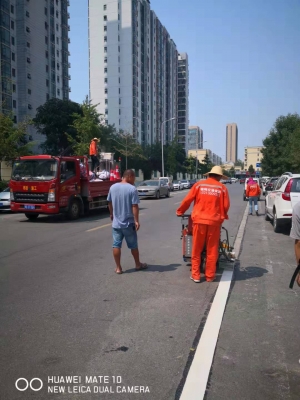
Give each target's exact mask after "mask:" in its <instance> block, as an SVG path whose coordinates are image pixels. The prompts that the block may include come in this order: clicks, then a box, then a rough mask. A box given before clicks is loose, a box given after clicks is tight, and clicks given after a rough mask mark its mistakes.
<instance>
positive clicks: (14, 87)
mask: <svg viewBox="0 0 300 400" xmlns="http://www.w3.org/2000/svg"><path fill="white" fill-rule="evenodd" d="M12 90H13V93H16V90H17V87H16V85H15V84H13V85H12Z"/></svg>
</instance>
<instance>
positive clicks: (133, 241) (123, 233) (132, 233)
mask: <svg viewBox="0 0 300 400" xmlns="http://www.w3.org/2000/svg"><path fill="white" fill-rule="evenodd" d="M112 234H113V247H114V248H117V249H121V247H122V242H123V239H124V238H125V240H126V244H127V247H128V248H129V249H130V250H134V249H137V248H138V240H137V233H136V230H135V225H134V224H130V225H129V226H128V227H127V228H121V229H117V228H112Z"/></svg>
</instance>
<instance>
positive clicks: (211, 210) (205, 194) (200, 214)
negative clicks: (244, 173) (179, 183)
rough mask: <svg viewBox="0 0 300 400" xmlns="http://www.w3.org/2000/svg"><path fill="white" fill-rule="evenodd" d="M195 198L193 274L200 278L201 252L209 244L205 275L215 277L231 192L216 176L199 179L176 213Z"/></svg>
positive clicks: (184, 209) (188, 205)
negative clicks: (229, 193)
mask: <svg viewBox="0 0 300 400" xmlns="http://www.w3.org/2000/svg"><path fill="white" fill-rule="evenodd" d="M193 201H194V207H193V211H192V215H191V217H192V221H193V250H192V278H193V279H197V280H198V279H200V256H201V253H202V251H203V248H204V246H205V245H206V269H205V277H206V280H207V281H212V280H213V279H214V278H215V274H216V267H217V261H218V257H219V241H220V229H221V225H222V223H223V222H224V220H225V219H228V215H227V214H228V210H229V207H230V200H229V195H228V191H227V188H226V186H225V185H223V184H222V183H220V182H218V181H217V180H216V179H214V178H208V179H206V180H203V181H199V182H197V183H195V185H194V186H193V187H192V189H191V190H190V192H189V194H188V195H187V196H186V197H185V198H184V199H183V201H182V203H181V205H180V207H179V208H178V209H177V211H176V214H177V215H179V216H180V215H182V214H184V213H185V211H186V210H188V209H189V207H190V205H191V203H192V202H193Z"/></svg>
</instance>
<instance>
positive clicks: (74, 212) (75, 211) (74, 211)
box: [67, 200, 80, 220]
mask: <svg viewBox="0 0 300 400" xmlns="http://www.w3.org/2000/svg"><path fill="white" fill-rule="evenodd" d="M79 215H80V204H79V201H77V200H72V201H71V203H70V206H69V209H68V212H67V217H68V218H69V219H71V220H74V219H78V218H79Z"/></svg>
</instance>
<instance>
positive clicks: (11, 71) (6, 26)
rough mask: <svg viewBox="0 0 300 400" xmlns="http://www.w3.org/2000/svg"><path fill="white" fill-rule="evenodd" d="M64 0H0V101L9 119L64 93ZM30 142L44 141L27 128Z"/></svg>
mask: <svg viewBox="0 0 300 400" xmlns="http://www.w3.org/2000/svg"><path fill="white" fill-rule="evenodd" d="M68 5H69V1H68V0H43V1H41V0H39V1H37V0H35V1H32V0H31V1H30V0H0V13H1V15H0V41H1V66H0V76H1V86H0V90H1V99H0V100H1V104H0V111H2V112H6V113H9V112H12V114H13V116H14V121H15V122H21V121H23V120H24V119H25V118H34V116H35V114H36V109H37V108H38V107H39V106H41V105H42V104H44V103H45V102H46V101H47V100H48V99H50V98H53V97H56V98H60V99H68V98H69V90H70V89H69V79H70V77H69V67H70V65H69V61H68V59H69V52H68V43H69V39H68V32H69V30H70V27H69V25H68V18H69V14H68ZM28 134H29V135H31V136H32V139H33V140H34V141H35V142H36V147H37V146H38V145H39V144H40V143H41V142H42V141H43V140H44V138H42V137H41V135H38V134H37V133H36V132H35V130H34V128H33V127H29V129H28Z"/></svg>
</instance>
